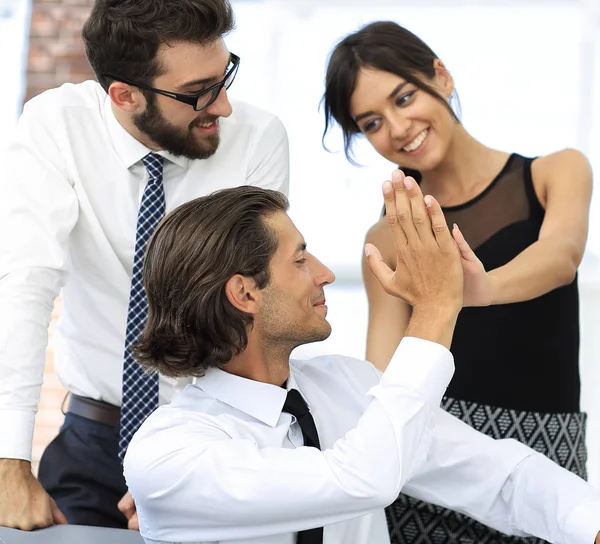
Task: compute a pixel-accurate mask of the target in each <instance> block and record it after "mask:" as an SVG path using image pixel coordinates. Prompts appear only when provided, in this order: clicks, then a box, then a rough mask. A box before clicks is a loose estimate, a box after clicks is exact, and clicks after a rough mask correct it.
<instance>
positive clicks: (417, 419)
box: [124, 338, 600, 544]
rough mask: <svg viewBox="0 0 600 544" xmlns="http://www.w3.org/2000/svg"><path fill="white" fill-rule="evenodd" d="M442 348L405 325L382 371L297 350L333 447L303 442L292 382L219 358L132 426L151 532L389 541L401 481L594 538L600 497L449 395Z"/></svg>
mask: <svg viewBox="0 0 600 544" xmlns="http://www.w3.org/2000/svg"><path fill="white" fill-rule="evenodd" d="M453 368H454V367H453V364H452V356H451V355H450V353H449V352H448V351H447V350H446V349H444V348H443V347H441V346H439V345H437V344H433V343H431V342H427V341H424V340H419V339H416V338H404V339H403V340H402V342H401V343H400V346H399V347H398V349H397V351H396V353H395V355H394V357H393V358H392V361H391V363H390V365H389V366H388V369H387V370H386V372H385V374H384V375H383V377H381V375H380V374H379V373H378V372H377V371H376V370H375V369H374V367H373V366H372V365H371V364H370V363H367V362H364V361H357V360H354V359H350V358H347V357H341V356H324V357H317V358H315V359H312V360H310V361H291V364H290V378H289V380H288V383H287V387H288V388H294V389H298V390H299V391H300V392H301V394H302V396H303V397H304V399H305V400H306V401H307V403H308V405H309V407H310V410H311V413H312V414H313V417H314V419H315V423H316V426H317V429H318V432H319V438H320V442H321V447H322V450H323V451H319V450H317V449H316V448H310V447H303V446H302V444H303V443H302V434H301V431H300V429H299V425H298V424H297V422H296V420H295V418H294V417H293V416H291V415H289V414H287V413H282V412H281V409H282V407H283V404H284V401H285V397H286V391H285V390H284V389H282V388H280V387H277V386H273V385H269V384H264V383H260V382H255V381H251V380H248V379H245V378H241V377H238V376H235V375H231V374H228V373H227V372H224V371H221V370H216V369H211V370H210V371H208V372H207V374H206V375H205V376H204V377H202V378H199V379H198V380H197V382H196V383H195V384H194V385H188V386H187V387H186V389H184V391H183V392H182V393H181V394H179V395H178V397H177V398H176V399H175V400H174V401H173V402H172V403H171V404H170V405H168V406H162V407H160V408H159V409H158V410H157V411H156V412H154V413H153V414H152V415H151V416H150V417H149V418H148V419H147V420H146V421H145V422H144V424H143V425H142V426H141V428H140V429H139V431H138V432H137V433H136V434H135V435H134V437H133V439H132V441H131V444H130V446H129V449H128V451H127V455H126V457H125V463H124V469H125V477H126V480H127V484H128V487H129V489H130V491H131V492H132V495H133V497H134V499H135V501H136V505H137V512H138V516H139V520H140V528H141V533H142V536H143V537H144V538H145V540H146V541H147V542H148V543H149V544H150V543H153V544H156V543H172V542H186V543H189V544H192V543H221V544H226V543H228V542H232V544H233V542H235V543H236V544H258V543H261V544H294V542H295V533H296V532H297V531H300V530H303V529H308V528H312V527H319V526H324V544H385V543H386V542H389V536H388V532H387V525H386V521H385V516H384V512H383V508H384V507H385V506H387V505H388V504H390V503H391V502H392V501H393V500H394V499H395V498H396V497H397V495H398V493H399V491H400V489H402V491H404V492H405V493H408V494H410V495H412V496H414V497H417V498H419V499H422V500H426V501H428V502H433V503H435V504H439V505H442V506H446V507H449V508H453V509H456V510H459V511H462V512H464V513H466V514H468V515H470V516H471V517H474V518H476V519H478V520H480V521H482V522H483V523H486V524H488V525H490V526H492V527H494V528H496V529H499V530H502V531H505V532H509V533H512V534H517V535H521V536H523V535H525V534H532V535H536V536H539V537H542V538H546V539H547V540H549V541H551V542H556V543H573V544H579V543H580V544H593V542H594V539H595V537H596V534H597V533H598V531H600V496H599V495H598V494H597V493H596V492H595V491H594V490H593V489H592V488H591V487H589V486H588V485H587V484H586V483H585V482H584V481H583V480H580V479H579V478H577V477H576V476H574V475H573V474H571V473H569V472H567V471H565V470H563V469H561V468H560V467H558V466H557V465H555V464H554V463H552V462H551V461H549V460H548V459H547V458H546V457H544V456H542V455H540V454H537V453H535V452H533V451H532V450H531V449H529V448H527V447H526V446H524V445H522V444H520V443H518V442H516V441H514V440H498V441H495V440H493V439H491V438H489V437H487V436H485V435H483V434H481V433H479V432H477V431H475V430H474V429H472V428H471V427H469V426H468V425H466V424H464V423H462V422H461V421H459V420H458V419H456V418H454V417H453V416H451V415H449V414H448V413H446V412H444V411H442V410H441V409H440V408H439V403H440V400H441V397H442V395H443V393H444V391H445V389H446V386H447V384H448V383H449V381H450V378H451V376H452V373H453Z"/></svg>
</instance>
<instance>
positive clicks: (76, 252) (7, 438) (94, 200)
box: [0, 0, 289, 529]
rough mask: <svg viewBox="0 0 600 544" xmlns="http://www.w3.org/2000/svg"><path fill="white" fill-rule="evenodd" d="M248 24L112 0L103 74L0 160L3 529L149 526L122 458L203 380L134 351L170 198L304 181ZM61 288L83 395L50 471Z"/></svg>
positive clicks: (209, 9) (88, 39)
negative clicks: (236, 83) (162, 372)
mask: <svg viewBox="0 0 600 544" xmlns="http://www.w3.org/2000/svg"><path fill="white" fill-rule="evenodd" d="M232 28H233V14H232V10H231V6H230V5H229V3H228V0H97V1H96V5H95V6H94V8H93V11H92V13H91V15H90V17H89V19H88V21H87V22H86V24H85V26H84V30H83V38H84V42H85V46H86V53H87V56H88V59H89V61H90V64H91V65H92V68H93V69H94V72H95V73H96V76H97V78H98V82H95V81H88V82H85V83H81V84H77V85H73V84H66V85H63V86H62V87H60V88H58V89H53V90H50V91H47V92H44V93H42V94H41V95H39V96H38V97H35V98H34V99H32V100H31V101H30V102H29V103H28V104H26V106H25V108H24V111H23V114H22V116H21V119H20V120H19V123H18V126H17V129H16V133H15V135H14V141H13V142H12V144H11V145H10V146H9V148H8V149H7V151H6V153H5V156H4V158H3V160H2V162H1V163H0V168H1V171H0V526H7V527H14V528H19V529H34V528H41V527H46V526H48V525H51V524H53V523H66V522H67V521H68V522H69V523H74V524H81V525H98V526H106V527H123V528H125V527H129V528H137V515H136V513H135V504H134V502H133V500H132V499H131V496H130V494H129V493H127V488H126V485H125V481H124V479H123V473H122V458H123V456H124V453H125V451H126V448H127V445H128V443H129V440H130V438H131V436H132V434H133V433H134V432H135V431H136V430H137V428H138V427H139V425H140V424H141V423H142V422H143V421H144V419H145V418H146V417H147V416H148V415H149V414H150V413H151V412H152V411H153V410H154V409H155V408H156V407H157V406H158V404H159V399H160V403H161V404H162V403H164V402H167V401H169V400H170V399H171V398H172V397H173V395H174V393H175V392H176V391H178V390H180V389H181V388H182V387H183V386H184V385H185V384H186V383H187V381H185V382H184V381H182V380H174V379H163V378H162V377H161V378H160V380H159V379H158V378H157V377H156V376H149V375H146V374H144V373H143V372H142V371H141V369H140V367H139V366H138V365H136V364H135V363H134V361H133V359H132V357H131V352H130V349H129V348H130V346H131V345H132V344H133V343H134V342H135V341H136V340H137V339H138V336H139V333H140V332H141V330H142V328H143V326H144V324H145V320H146V312H147V301H146V297H145V293H144V290H143V286H142V279H141V267H142V261H143V257H144V253H145V249H146V245H147V242H148V239H149V237H150V236H151V234H152V232H153V231H154V229H155V228H156V225H157V224H158V222H159V221H160V220H161V219H162V217H163V216H164V215H165V213H166V212H168V211H169V210H171V209H173V208H175V207H177V206H178V205H180V204H182V203H184V202H186V201H189V200H191V199H194V198H197V197H199V196H202V195H205V194H208V193H211V192H213V191H215V190H218V189H222V188H225V187H232V186H239V185H254V186H259V187H263V188H270V189H276V190H279V191H282V192H284V193H287V189H288V175H289V173H288V170H289V163H288V142H287V136H286V133H285V129H284V128H283V125H282V124H281V122H280V121H279V120H278V119H277V118H276V117H275V116H273V115H271V114H268V113H266V112H264V111H261V110H259V109H257V108H254V107H251V106H249V105H247V104H244V103H234V105H233V107H232V104H231V103H230V102H229V100H228V97H227V89H228V88H229V86H230V85H231V84H232V83H233V80H234V78H235V75H236V73H237V70H238V67H239V64H240V59H239V57H237V56H236V55H234V54H233V53H231V52H229V51H228V50H227V48H226V47H225V44H224V42H223V36H224V35H225V34H227V33H228V32H229V31H230V30H231V29H232ZM61 289H62V300H63V308H62V315H61V320H60V323H59V326H58V328H57V331H56V334H55V343H54V346H53V347H54V353H55V366H56V370H57V373H58V375H59V377H60V379H61V381H62V383H63V384H64V385H65V386H66V387H67V388H68V390H69V398H68V401H67V402H66V403H65V406H66V417H65V422H64V424H63V426H62V428H61V431H60V433H59V435H58V436H57V437H56V439H55V440H54V441H53V442H52V443H51V444H50V445H49V446H48V448H47V449H46V451H45V452H44V455H43V457H42V459H41V462H40V467H39V474H38V479H39V480H38V479H36V478H35V477H34V476H33V475H32V472H31V464H30V461H31V450H32V435H33V426H34V417H35V412H36V409H37V404H38V402H39V395H40V387H41V385H42V380H43V369H44V360H45V349H46V344H47V339H48V335H47V327H48V323H49V321H50V316H51V312H52V307H53V303H54V299H55V298H56V296H57V295H58V294H59V292H61ZM188 381H189V380H188ZM159 382H160V387H159Z"/></svg>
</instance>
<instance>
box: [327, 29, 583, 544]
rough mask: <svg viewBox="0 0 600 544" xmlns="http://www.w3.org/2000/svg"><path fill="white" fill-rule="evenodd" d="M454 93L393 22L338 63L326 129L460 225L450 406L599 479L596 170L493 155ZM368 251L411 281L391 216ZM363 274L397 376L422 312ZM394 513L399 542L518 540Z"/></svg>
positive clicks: (422, 49)
mask: <svg viewBox="0 0 600 544" xmlns="http://www.w3.org/2000/svg"><path fill="white" fill-rule="evenodd" d="M453 92H454V81H453V78H452V76H451V75H450V73H449V72H448V71H447V70H446V68H445V66H444V64H443V63H442V61H441V60H440V59H439V58H438V57H437V55H435V53H434V52H433V51H432V50H431V48H430V47H428V46H427V45H426V44H425V43H424V42H423V41H422V40H420V39H419V38H418V37H417V36H415V35H414V34H413V33H411V32H410V31H408V30H407V29H405V28H404V27H402V26H400V25H398V24H396V23H394V22H376V23H372V24H369V25H367V26H365V27H363V28H362V29H361V30H359V31H358V32H355V33H353V34H350V35H349V36H347V37H345V38H344V39H343V40H342V41H340V42H339V43H338V44H337V46H336V47H335V49H334V51H333V53H332V55H331V58H330V60H329V66H328V70H327V77H326V89H325V94H324V104H325V115H326V131H327V129H328V128H329V125H330V123H331V122H333V121H335V122H337V123H338V124H339V125H340V127H341V129H342V132H343V135H344V146H345V150H346V155H347V156H348V158H350V159H351V143H352V139H353V137H355V136H356V135H358V134H361V133H362V134H364V135H365V136H366V138H367V140H368V141H369V143H370V144H371V145H372V146H373V148H374V149H375V150H376V151H377V152H378V153H379V154H380V155H381V156H383V157H384V158H386V159H388V160H389V161H391V162H392V163H395V164H398V165H400V168H402V169H403V170H405V171H406V172H407V173H409V174H410V175H411V176H413V177H414V178H415V179H416V181H417V182H418V183H419V184H420V186H421V188H422V190H423V192H424V193H429V194H431V195H433V196H434V197H436V199H437V200H438V201H439V202H440V204H442V207H443V211H444V214H445V216H446V221H447V222H448V225H449V227H450V228H452V225H453V224H454V228H453V236H454V238H455V240H456V242H457V243H458V246H459V248H460V250H461V256H462V265H463V273H464V280H465V283H464V306H465V308H463V310H462V312H461V314H460V317H459V319H458V322H457V325H456V329H455V332H454V337H453V341H452V347H451V351H452V353H453V355H454V359H455V363H456V373H455V375H454V378H453V380H452V382H451V383H450V385H449V387H448V389H447V396H446V397H445V398H444V400H443V403H442V406H443V408H444V409H446V410H447V411H449V412H450V413H452V414H453V415H455V416H457V417H459V418H460V419H462V420H463V421H465V422H467V423H469V424H470V425H472V426H474V427H476V428H477V429H478V430H481V431H482V432H485V433H486V434H488V435H490V436H492V437H493V438H497V439H500V438H514V439H516V440H520V441H522V442H524V443H526V444H527V445H529V446H531V447H533V448H535V449H538V450H539V451H541V452H542V453H544V454H545V455H547V456H548V457H550V458H551V459H553V460H554V461H556V462H557V463H559V464H561V465H563V466H564V467H566V468H568V469H569V470H571V471H572V472H574V473H576V474H578V475H580V476H582V477H586V466H585V463H586V449H585V429H586V415H585V414H583V413H581V412H580V378H579V361H578V352H579V308H578V304H579V299H578V288H577V279H576V270H577V267H578V266H579V263H580V261H581V258H582V256H583V251H584V247H585V242H586V238H587V227H588V210H589V204H590V198H591V185H592V175H591V169H590V166H589V163H588V162H587V160H586V158H585V157H584V156H583V155H582V154H581V153H579V152H577V151H574V150H570V149H566V150H562V151H559V152H556V153H552V154H550V155H547V156H545V157H539V158H526V157H523V156H521V155H518V154H516V153H512V154H511V153H505V152H501V151H497V150H495V149H492V148H490V147H487V146H485V145H483V144H481V143H480V142H478V141H477V140H476V139H475V138H474V137H473V136H471V135H470V134H469V132H467V130H466V129H465V127H464V126H463V125H462V124H461V123H460V121H459V119H458V118H457V116H456V115H455V114H454V112H453V111H452V109H451V108H450V105H449V100H450V97H451V96H452V94H453ZM567 176H568V179H569V184H565V183H564V179H566V178H567ZM407 179H411V178H407ZM574 218H575V219H574ZM456 223H458V224H459V225H460V227H461V229H460V230H459V228H458V227H456ZM463 233H464V235H463ZM367 241H368V242H370V243H372V244H374V245H375V246H377V247H378V248H379V249H380V251H381V253H382V255H383V259H384V260H385V262H386V263H387V264H388V266H390V267H391V268H396V270H397V271H398V270H400V269H399V268H397V267H398V265H399V264H401V263H399V262H398V261H397V257H396V249H395V247H394V243H393V241H392V239H391V237H390V236H389V229H388V221H387V218H386V217H383V218H381V220H380V221H378V222H377V223H376V224H375V225H374V226H373V227H372V228H371V229H370V230H369V232H368V234H367ZM471 247H473V248H474V249H475V251H473V250H472V249H471ZM397 273H398V272H397ZM363 274H364V280H365V286H366V290H367V296H368V299H369V326H368V336H367V357H366V358H367V359H368V360H370V361H371V362H373V363H374V364H375V365H376V366H378V367H379V368H380V369H382V370H384V369H385V368H386V366H387V364H388V362H389V360H390V357H391V356H392V354H393V353H394V351H395V350H396V347H397V345H398V343H399V341H400V340H401V338H402V337H403V336H404V334H405V331H406V326H407V323H408V321H409V319H410V307H409V306H408V305H407V304H405V303H403V302H401V301H398V300H396V299H393V298H391V297H389V296H388V295H387V294H386V293H385V292H384V291H383V289H382V288H381V286H380V285H379V282H378V281H377V280H376V279H375V277H374V275H373V274H372V273H371V272H370V270H369V267H368V266H367V263H366V261H364V262H363ZM515 303H519V304H515ZM557 429H561V430H560V431H557ZM387 515H388V522H389V526H390V527H391V528H392V531H391V535H392V541H393V542H413V540H411V539H408V540H407V538H408V537H407V536H406V535H407V534H409V533H410V534H411V535H412V537H411V538H415V539H417V540H414V541H415V542H416V541H419V539H420V538H422V537H423V535H427V536H428V538H431V541H432V542H435V543H438V542H439V543H440V544H441V543H445V542H454V541H455V540H457V539H459V538H463V537H467V538H469V540H471V539H472V540H473V541H477V542H492V541H494V542H514V541H515V539H513V538H511V539H508V538H504V537H502V536H501V535H500V534H498V533H496V532H494V531H492V530H487V529H485V528H484V527H483V526H481V525H479V524H478V523H477V522H476V521H474V520H470V519H468V518H466V517H464V516H461V515H459V514H457V513H456V512H452V511H451V510H445V509H442V508H439V507H435V506H433V505H430V504H426V503H423V502H420V501H415V500H414V499H411V498H410V497H408V496H406V495H400V497H399V499H398V500H397V501H396V502H395V503H394V505H392V507H390V508H389V509H388V511H387ZM413 533H414V534H413Z"/></svg>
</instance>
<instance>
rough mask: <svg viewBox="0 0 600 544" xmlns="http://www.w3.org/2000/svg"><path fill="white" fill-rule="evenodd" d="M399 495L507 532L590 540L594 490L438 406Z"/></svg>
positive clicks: (598, 502)
mask: <svg viewBox="0 0 600 544" xmlns="http://www.w3.org/2000/svg"><path fill="white" fill-rule="evenodd" d="M402 491H403V493H406V494H408V495H411V496H413V497H415V498H418V499H420V500H424V501H426V502H431V503H433V504H437V505H440V506H443V507H446V508H450V509H452V510H456V511H459V512H462V513H464V514H466V515H468V516H470V517H472V518H474V519H476V520H478V521H480V522H481V523H484V524H486V525H488V526H490V527H492V528H494V529H497V530H499V531H502V532H504V533H507V534H512V535H520V536H525V535H533V536H537V537H538V538H542V539H544V540H547V541H549V542H553V543H555V544H561V543H564V544H567V543H569V544H570V543H573V544H576V543H581V544H590V543H593V542H594V539H595V538H596V536H597V535H598V531H600V494H598V493H597V492H596V491H595V490H594V489H593V488H592V487H591V486H590V485H589V484H587V483H586V482H584V481H583V480H581V479H580V478H578V477H577V476H575V475H574V474H572V473H570V472H568V471H566V470H564V469H562V468H560V467H559V466H558V465H556V464H555V463H553V462H552V461H550V460H549V459H548V458H547V457H545V456H543V455H541V454H539V453H536V452H534V451H533V450H531V449H530V448H528V447H527V446H525V445H523V444H521V443H519V442H517V441H515V440H494V439H492V438H490V437H488V436H485V435H484V434H482V433H479V432H478V431H476V430H474V429H473V428H471V427H469V426H468V425H467V424H466V423H464V422H462V421H459V420H458V419H456V418H455V417H453V416H451V415H450V414H448V413H447V412H444V411H443V410H441V409H440V410H439V419H438V425H437V427H436V429H435V431H434V435H433V442H432V446H431V449H430V452H429V456H428V458H427V462H426V464H425V465H424V467H423V468H422V469H421V470H420V471H419V472H418V473H417V474H416V475H415V476H414V477H413V478H412V479H411V480H410V481H409V482H408V483H407V484H406V486H405V487H404V488H403V490H402Z"/></svg>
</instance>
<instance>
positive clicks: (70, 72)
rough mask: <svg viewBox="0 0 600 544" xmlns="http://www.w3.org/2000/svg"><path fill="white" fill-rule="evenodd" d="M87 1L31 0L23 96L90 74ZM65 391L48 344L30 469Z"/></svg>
mask: <svg viewBox="0 0 600 544" xmlns="http://www.w3.org/2000/svg"><path fill="white" fill-rule="evenodd" d="M92 5H93V0H33V2H32V11H31V28H30V37H29V52H28V57H27V84H26V91H25V100H28V99H29V98H31V97H32V96H35V95H36V94H39V93H41V92H43V91H45V90H46V89H50V88H52V87H57V86H59V85H61V84H62V83H65V82H67V81H69V82H72V83H78V82H80V81H84V80H86V79H92V78H93V77H94V76H93V73H92V70H91V68H90V66H89V64H88V62H87V59H86V58H85V53H84V48H83V42H82V40H81V28H82V26H83V23H84V22H85V20H86V18H87V16H88V14H89V12H90V9H91V7H92ZM60 308H61V304H60V300H58V301H57V303H56V305H55V308H54V312H53V315H52V323H51V324H50V335H52V330H53V328H54V325H55V323H56V319H57V318H58V316H59V315H60ZM65 394H66V391H65V390H64V389H63V388H62V386H61V385H60V382H59V381H58V378H57V377H56V375H55V374H54V365H53V357H52V350H51V348H48V350H47V359H46V367H45V371H44V386H43V387H42V396H41V398H40V405H39V411H38V414H37V417H36V421H35V432H34V437H33V468H34V471H35V472H37V466H38V462H39V459H40V456H41V454H42V452H43V451H44V448H45V447H46V445H47V444H48V442H50V440H52V438H54V436H55V435H56V433H57V431H58V428H59V427H60V425H61V423H62V420H63V415H62V412H61V404H62V402H63V399H64V397H65Z"/></svg>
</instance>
